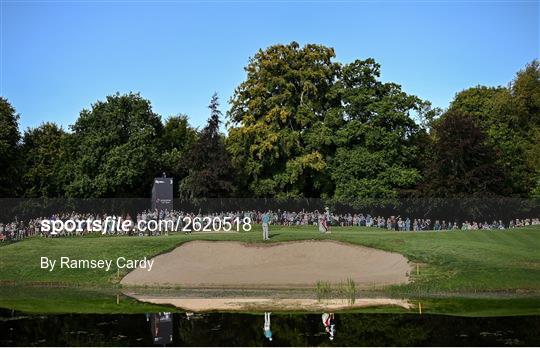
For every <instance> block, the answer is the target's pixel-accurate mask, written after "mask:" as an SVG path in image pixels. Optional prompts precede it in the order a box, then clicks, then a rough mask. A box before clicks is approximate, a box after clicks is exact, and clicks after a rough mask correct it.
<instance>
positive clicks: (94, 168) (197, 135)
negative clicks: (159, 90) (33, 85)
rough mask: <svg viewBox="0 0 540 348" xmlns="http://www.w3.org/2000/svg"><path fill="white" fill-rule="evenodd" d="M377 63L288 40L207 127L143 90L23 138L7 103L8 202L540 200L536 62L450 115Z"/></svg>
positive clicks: (1, 183) (480, 90)
mask: <svg viewBox="0 0 540 348" xmlns="http://www.w3.org/2000/svg"><path fill="white" fill-rule="evenodd" d="M380 69H381V67H380V65H379V64H378V63H377V62H375V61H374V60H373V59H365V60H355V61H353V62H351V63H349V64H342V63H338V62H336V61H335V53H334V50H333V49H332V48H329V47H325V46H322V45H315V44H309V45H306V46H303V47H301V46H300V45H299V44H297V43H295V42H293V43H291V44H288V45H275V46H271V47H269V48H267V49H265V50H260V51H259V52H257V53H256V54H255V56H254V57H253V58H251V59H250V61H249V63H248V65H247V67H246V68H245V70H246V78H245V80H244V81H243V82H242V83H241V84H240V85H239V86H238V87H237V88H236V90H235V92H234V94H233V96H232V98H231V100H230V109H229V110H228V112H227V116H228V122H227V126H228V129H227V134H223V133H220V124H221V122H222V115H221V111H220V110H219V103H218V98H217V96H216V95H214V96H213V97H212V100H211V102H210V117H209V120H208V124H207V125H206V126H205V127H204V128H203V129H201V130H198V129H195V128H193V127H192V126H190V125H189V122H188V117H187V116H185V115H181V114H180V115H177V116H172V117H169V118H167V119H166V120H165V121H164V122H162V120H161V117H160V116H159V115H157V114H156V113H155V112H154V111H153V110H152V107H151V103H150V101H148V100H146V99H144V98H143V97H141V96H140V95H139V94H136V93H129V94H125V95H120V94H115V95H111V96H108V97H106V99H105V100H104V101H97V102H96V103H95V104H93V105H92V106H91V108H90V109H88V110H86V109H85V110H82V111H81V113H80V115H79V117H78V119H77V120H76V122H75V123H74V124H73V125H72V126H71V127H70V130H69V131H65V130H63V129H62V128H60V127H59V126H57V125H55V124H54V123H44V124H42V125H41V126H39V127H37V128H32V129H27V130H26V131H24V134H23V135H22V137H21V135H20V132H19V129H18V118H19V116H18V114H17V113H16V111H15V109H14V107H13V106H12V105H10V103H9V102H8V101H7V100H6V99H4V98H1V99H0V166H1V168H2V171H1V172H0V196H1V197H10V196H24V197H147V196H148V195H149V193H150V187H151V183H152V178H153V177H154V176H157V175H161V173H162V172H166V173H167V174H168V175H171V176H172V177H173V178H174V179H175V180H174V181H175V195H176V196H179V197H182V198H185V199H198V198H204V197H209V198H210V197H317V198H324V199H327V200H334V201H339V202H347V203H352V204H362V203H363V202H366V200H369V199H380V198H395V197H419V196H421V197H455V196H458V197H459V196H464V195H467V196H471V195H472V196H476V195H502V196H513V197H532V196H540V63H539V62H538V61H533V62H531V63H530V64H528V65H527V66H526V67H525V68H524V69H523V70H521V71H519V72H518V73H517V75H516V77H515V79H514V80H513V81H512V82H510V83H509V85H508V86H506V87H502V86H498V87H488V86H476V87H473V88H469V89H466V90H464V91H461V92H459V93H458V94H457V95H456V97H455V99H454V100H453V101H452V102H451V104H450V106H449V108H448V109H447V110H444V111H441V110H438V109H432V108H431V107H430V103H429V102H428V101H424V100H421V99H420V98H418V97H416V96H414V95H410V94H407V93H405V92H404V91H403V90H402V89H401V86H400V85H398V84H395V83H391V82H382V81H381V80H380Z"/></svg>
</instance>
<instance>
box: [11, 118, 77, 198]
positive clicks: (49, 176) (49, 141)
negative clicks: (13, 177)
mask: <svg viewBox="0 0 540 348" xmlns="http://www.w3.org/2000/svg"><path fill="white" fill-rule="evenodd" d="M70 140H71V139H70V135H69V134H67V133H66V132H64V130H63V129H62V128H61V127H59V126H57V125H56V124H54V123H44V124H42V125H41V126H39V127H37V128H29V129H28V130H26V131H25V132H24V136H23V143H22V147H21V156H22V159H23V166H22V168H23V174H22V181H23V182H22V186H23V187H22V188H23V194H24V196H25V197H62V196H63V195H64V193H65V189H66V186H67V182H66V180H65V179H66V177H67V176H68V174H69V164H68V161H69V159H70V149H71V148H70Z"/></svg>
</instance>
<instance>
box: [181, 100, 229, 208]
mask: <svg viewBox="0 0 540 348" xmlns="http://www.w3.org/2000/svg"><path fill="white" fill-rule="evenodd" d="M209 108H210V118H209V119H208V124H207V125H206V127H204V128H203V129H202V131H201V133H200V135H199V137H198V139H197V140H196V141H195V142H194V143H193V144H192V145H191V147H190V148H189V151H188V153H187V154H186V156H185V158H184V161H183V165H184V167H185V168H186V169H187V171H188V175H187V176H186V177H185V178H184V179H182V181H181V183H180V197H181V198H184V199H187V200H197V199H203V198H216V197H220V198H221V197H230V196H231V194H232V193H233V192H234V185H233V180H234V172H233V168H232V165H231V160H230V156H229V153H228V152H227V149H226V148H225V139H224V137H223V135H222V134H221V133H220V132H219V125H220V123H221V120H220V118H221V111H220V110H219V101H218V97H217V94H214V95H213V96H212V100H211V101H210V105H209Z"/></svg>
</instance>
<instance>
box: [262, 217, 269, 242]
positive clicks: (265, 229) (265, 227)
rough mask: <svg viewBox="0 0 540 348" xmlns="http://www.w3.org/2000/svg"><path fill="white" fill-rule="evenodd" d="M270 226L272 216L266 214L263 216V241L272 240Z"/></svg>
mask: <svg viewBox="0 0 540 348" xmlns="http://www.w3.org/2000/svg"><path fill="white" fill-rule="evenodd" d="M268 224H270V214H268V213H264V214H263V216H262V229H263V240H269V239H270V236H269V234H268Z"/></svg>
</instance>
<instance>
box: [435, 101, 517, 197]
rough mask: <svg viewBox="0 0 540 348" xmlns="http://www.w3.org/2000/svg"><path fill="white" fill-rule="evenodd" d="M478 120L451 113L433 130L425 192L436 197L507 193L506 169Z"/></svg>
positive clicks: (444, 116) (436, 124) (455, 112)
mask: <svg viewBox="0 0 540 348" xmlns="http://www.w3.org/2000/svg"><path fill="white" fill-rule="evenodd" d="M480 123H481V121H480V120H479V119H478V117H476V116H474V115H470V114H466V113H463V112H460V111H448V112H446V113H445V114H444V115H443V116H442V117H441V118H440V119H439V120H437V122H435V125H434V126H433V129H432V137H433V148H432V150H431V155H432V157H431V161H430V165H429V169H428V173H427V182H426V192H427V193H429V194H430V195H432V196H434V197H457V196H471V195H478V194H482V195H484V194H488V195H493V194H498V195H504V194H507V192H506V191H505V186H504V185H502V184H503V183H504V181H505V175H506V173H505V172H504V168H502V167H500V166H499V165H498V164H497V160H498V153H497V151H496V149H495V148H494V147H493V146H492V145H491V144H490V143H489V141H488V137H487V135H486V133H485V131H484V129H483V128H482V127H481V125H480Z"/></svg>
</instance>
